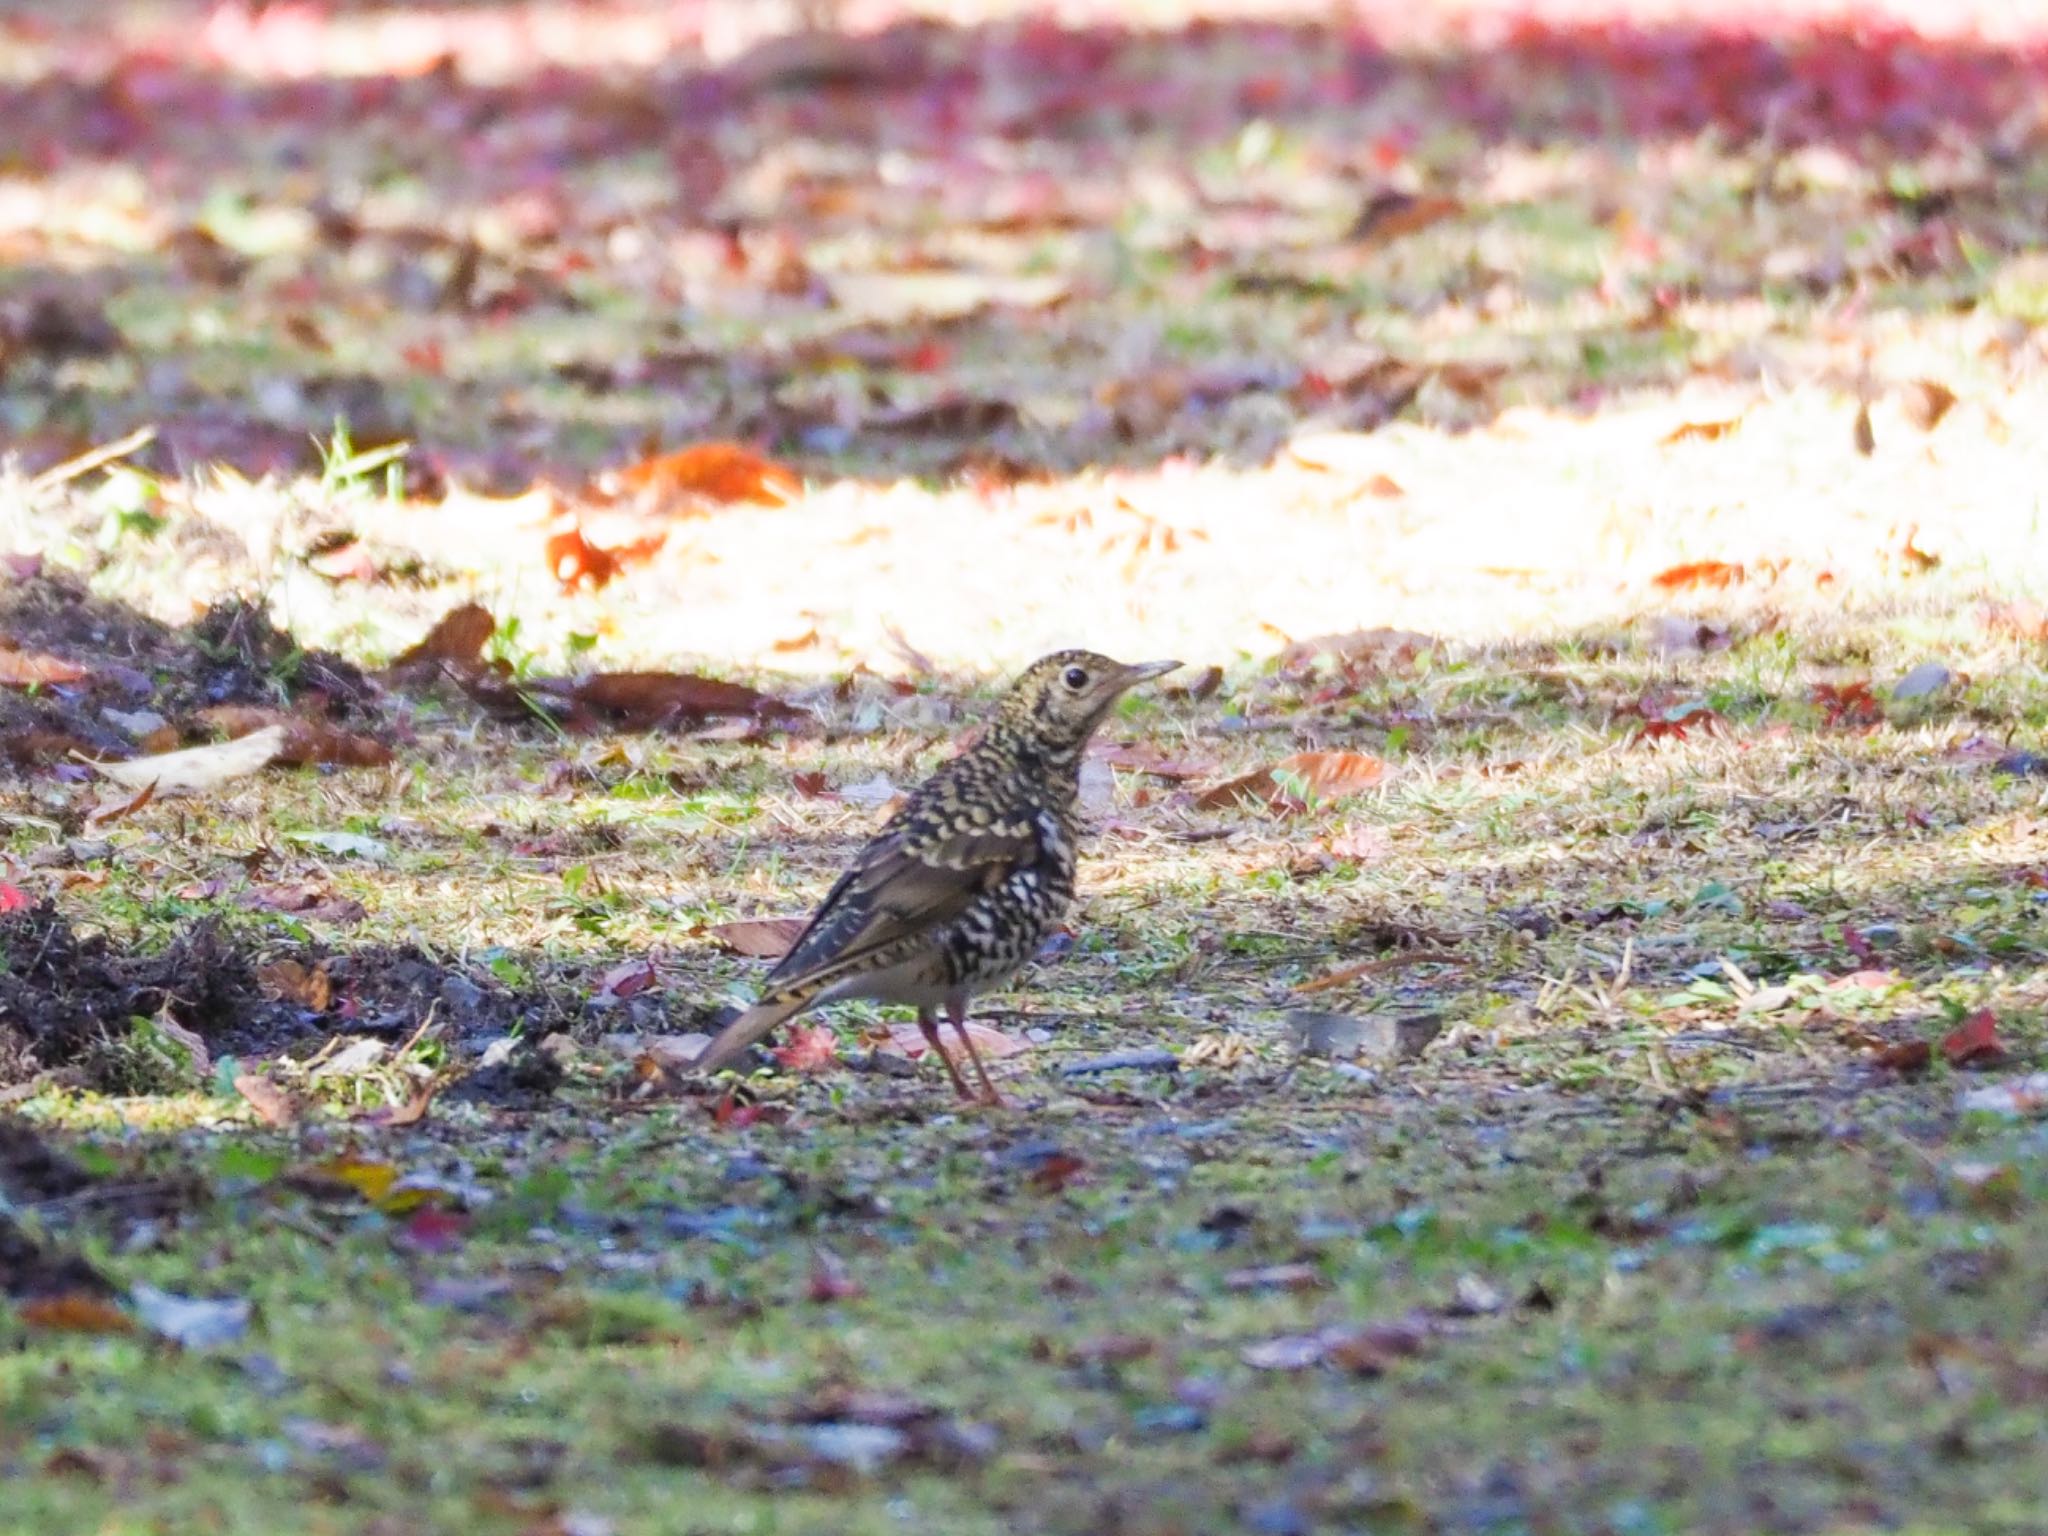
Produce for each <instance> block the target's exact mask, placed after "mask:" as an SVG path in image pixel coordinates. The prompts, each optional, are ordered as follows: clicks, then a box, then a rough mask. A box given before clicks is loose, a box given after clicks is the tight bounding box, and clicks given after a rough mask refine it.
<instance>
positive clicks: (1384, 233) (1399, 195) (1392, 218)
mask: <svg viewBox="0 0 2048 1536" xmlns="http://www.w3.org/2000/svg"><path fill="white" fill-rule="evenodd" d="M1464 211H1465V205H1464V204H1463V203H1461V202H1459V201H1458V200H1457V199H1456V198H1455V197H1439V196H1433V195H1430V194H1427V193H1422V194H1418V193H1413V192H1399V191H1393V190H1388V191H1383V192H1376V193H1374V194H1373V195H1372V196H1371V197H1370V198H1368V199H1367V200H1366V204H1365V206H1364V207H1363V208H1362V209H1360V210H1359V213H1358V217H1357V218H1356V219H1354V220H1353V221H1352V224H1351V228H1350V229H1348V230H1347V231H1345V234H1344V238H1345V239H1346V240H1349V241H1352V242H1354V243H1356V244H1359V245H1365V246H1374V245H1386V244H1389V243H1391V242H1392V241H1395V240H1400V239H1403V238H1405V237H1406V236H1409V235H1412V234H1416V233H1418V232H1420V231H1422V230H1425V229H1428V228H1429V227H1430V226H1431V225H1432V224H1441V223H1442V222H1443V221H1444V220H1445V219H1455V218H1456V217H1458V215H1459V214H1461V213H1463V212H1464Z"/></svg>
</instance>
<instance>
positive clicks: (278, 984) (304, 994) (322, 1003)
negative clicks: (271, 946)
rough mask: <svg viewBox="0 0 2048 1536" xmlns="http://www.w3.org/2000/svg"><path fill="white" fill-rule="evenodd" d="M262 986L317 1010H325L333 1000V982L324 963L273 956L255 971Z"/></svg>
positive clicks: (320, 1011)
mask: <svg viewBox="0 0 2048 1536" xmlns="http://www.w3.org/2000/svg"><path fill="white" fill-rule="evenodd" d="M256 980H257V982H258V983H259V984H260V985H261V986H262V988H263V990H264V991H265V992H267V993H269V994H270V995H271V996H272V997H274V998H277V999H278V1000H280V1001H281V1002H287V1003H296V1004H297V1005H298V1006H299V1007H301V1008H310V1009H312V1010H313V1012H315V1013H325V1012H326V1011H327V1005H328V1004H329V1003H330V1002H332V1001H333V1000H334V984H333V982H332V981H331V980H329V978H328V975H327V968H326V967H325V966H324V965H317V964H316V965H305V964H303V963H301V962H300V961H297V960H273V961H272V962H271V963H270V964H268V965H266V966H263V967H261V968H260V969H259V970H258V971H257V972H256Z"/></svg>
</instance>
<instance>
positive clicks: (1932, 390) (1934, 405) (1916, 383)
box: [1899, 379, 1956, 432]
mask: <svg viewBox="0 0 2048 1536" xmlns="http://www.w3.org/2000/svg"><path fill="white" fill-rule="evenodd" d="M1955 403H1956V395H1955V391H1954V390H1952V389H1950V388H1949V387H1948V386H1947V385H1946V384H1938V383H1936V382H1935V381H1934V380H1933V379H1915V380H1913V382H1912V383H1910V384H1906V385H1903V386H1901V387H1900V389H1899V409H1900V410H1901V411H1902V412H1904V414H1905V417H1906V420H1907V422H1908V423H1910V424H1911V425H1912V426H1914V427H1915V428H1917V429H1918V430H1920V431H1922V432H1932V431H1933V430H1934V429H1935V428H1936V427H1938V426H1940V425H1941V419H1942V417H1944V416H1946V415H1947V414H1948V413H1949V411H1950V409H1951V408H1952V407H1953V406H1954V405H1955Z"/></svg>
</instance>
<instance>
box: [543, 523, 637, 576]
mask: <svg viewBox="0 0 2048 1536" xmlns="http://www.w3.org/2000/svg"><path fill="white" fill-rule="evenodd" d="M666 541H667V536H666V535H663V534H654V535H650V536H649V537H647V538H644V539H639V540H636V541H634V542H632V543H629V544H622V545H617V546H614V547H613V548H610V549H604V548H600V547H599V546H597V545H595V544H592V543H591V542H590V540H589V539H587V538H586V537H584V533H583V529H582V528H581V527H580V526H576V525H571V526H569V527H566V528H562V529H560V530H558V531H556V532H554V533H552V534H550V535H548V538H547V542H546V543H545V544H543V545H542V546H541V557H542V559H544V560H545V561H546V562H547V568H548V574H549V575H551V576H553V577H554V578H555V580H556V581H557V582H558V583H560V585H561V588H562V590H563V591H564V592H575V591H578V590H582V589H585V588H587V589H588V590H590V591H593V592H595V591H597V590H598V589H599V588H601V587H607V586H609V585H611V583H612V582H614V581H616V580H617V579H618V578H619V577H620V576H622V575H624V574H625V570H626V567H627V566H629V565H637V564H641V563H644V562H646V561H648V560H651V559H653V558H654V556H655V555H656V554H658V553H659V552H660V551H661V548H662V545H663V544H664V543H665V542H666Z"/></svg>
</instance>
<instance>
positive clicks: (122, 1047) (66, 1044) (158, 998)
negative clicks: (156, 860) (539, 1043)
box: [0, 902, 582, 1096]
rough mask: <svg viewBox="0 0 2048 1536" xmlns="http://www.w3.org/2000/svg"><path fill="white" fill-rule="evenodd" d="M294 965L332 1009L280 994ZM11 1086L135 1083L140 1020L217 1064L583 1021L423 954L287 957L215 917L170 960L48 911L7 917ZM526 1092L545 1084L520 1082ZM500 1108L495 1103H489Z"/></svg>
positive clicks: (2, 995)
mask: <svg viewBox="0 0 2048 1536" xmlns="http://www.w3.org/2000/svg"><path fill="white" fill-rule="evenodd" d="M280 958H290V959H292V960H294V961H296V962H297V963H298V965H299V966H300V967H301V968H302V970H303V971H304V972H307V973H312V972H319V973H321V974H322V975H324V977H325V979H326V985H327V998H326V1004H325V1006H324V1007H319V1008H315V1007H312V1006H308V1001H307V999H306V997H305V996H304V994H303V993H301V995H300V996H299V997H296V998H295V997H291V996H285V995H280V990H281V989H280V988H279V987H278V986H276V985H275V984H272V983H266V980H265V977H264V969H265V967H266V966H267V965H268V964H270V963H271V962H274V961H276V960H278V959H280ZM0 965H4V970H0V1084H4V1082H6V1081H8V1080H13V1081H22V1080H26V1079H27V1078H28V1077H30V1076H33V1075H34V1074H35V1073H36V1072H38V1071H43V1070H49V1069H53V1068H69V1069H73V1070H74V1071H76V1072H77V1073H79V1074H80V1075H81V1076H82V1077H83V1078H84V1080H85V1081H86V1082H87V1083H88V1084H89V1085H90V1086H92V1087H95V1088H99V1089H101V1090H103V1091H107V1092H124V1091H136V1090H137V1089H139V1088H142V1087H147V1086H149V1085H147V1084H141V1083H138V1082H137V1081H136V1076H137V1070H138V1069H137V1064H136V1061H135V1052H134V1050H133V1048H132V1041H133V1039H134V1036H135V1031H136V1026H135V1022H134V1021H135V1020H137V1019H155V1018H165V1019H168V1020H171V1021H172V1022H174V1023H176V1024H178V1025H180V1026H182V1027H183V1028H185V1029H188V1030H190V1031H191V1032H192V1033H193V1034H195V1035H197V1036H198V1037H199V1038H200V1039H201V1040H202V1041H203V1042H204V1043H205V1045H206V1047H207V1049H208V1050H209V1051H211V1052H212V1053H213V1054H214V1055H216V1056H222V1055H233V1056H237V1057H245V1058H250V1059H261V1058H262V1057H265V1056H270V1055H277V1054H280V1053H284V1052H290V1053H292V1054H295V1055H297V1054H308V1053H310V1052H312V1051H314V1050H317V1049H318V1047H319V1045H320V1044H321V1043H322V1042H324V1041H325V1040H326V1039H328V1038H329V1037H330V1036H333V1035H374V1036H378V1037H380V1038H386V1039H394V1040H395V1039H403V1038H404V1037H406V1036H408V1035H410V1034H412V1033H413V1032H414V1031H415V1030H417V1029H418V1028H419V1027H420V1026H421V1025H422V1024H424V1023H426V1022H428V1021H429V1020H432V1021H435V1022H436V1023H437V1024H438V1025H439V1026H440V1030H441V1038H442V1039H444V1040H447V1041H450V1042H452V1043H456V1044H465V1043H471V1042H475V1041H480V1040H483V1039H489V1038H495V1037H497V1036H500V1035H505V1034H510V1033H513V1032H515V1031H517V1032H519V1033H521V1034H522V1035H524V1036H525V1038H527V1039H529V1040H538V1039H540V1038H542V1037H543V1036H544V1035H546V1034H548V1033H550V1032H552V1031H554V1030H557V1029H568V1028H571V1027H572V1026H573V1025H574V1024H575V1023H576V1021H577V1020H578V1019H579V1018H580V1017H581V1008H582V1000H581V993H580V991H579V990H578V989H575V988H572V987H570V986H569V985H568V984H567V983H566V982H565V983H563V984H561V985H560V986H555V987H548V986H540V985H535V986H530V987H521V988H517V989H514V988H509V987H506V986H504V985H503V984H501V983H499V982H498V981H497V980H496V979H495V978H494V977H491V976H489V975H488V974H487V973H484V974H474V975H473V974H469V973H466V972H464V971H463V970H461V969H459V968H456V967H452V966H449V965H447V964H445V963H443V962H441V961H438V960H436V959H434V958H433V957H432V956H431V955H428V954H427V953H425V952H424V951H422V950H420V949H418V948H417V947H414V946H401V947H397V948H389V947H385V946H381V945H380V946H375V947H371V948H365V949H359V950H344V951H338V952H328V951H325V950H323V949H321V948H319V947H317V946H315V947H312V948H308V949H306V950H303V951H297V952H294V953H292V954H291V955H290V956H289V957H284V956H280V955H279V954H277V953H274V952H269V951H258V950H257V949H256V948H255V947H253V945H251V944H250V943H248V942H247V941H245V940H244V939H242V938H241V937H240V936H238V935H237V934H235V933H234V932H233V930H232V929H230V928H229V927H227V926H226V925H224V924H222V923H220V922H219V921H218V920H216V919H212V918H203V919H201V920H200V921H198V922H196V923H194V924H193V925H192V926H190V927H189V928H187V929H185V930H184V931H183V932H181V933H179V934H178V935H177V936H176V937H175V938H173V939H172V941H171V942H170V944H169V945H168V946H167V947H165V948H164V949H162V950H159V951H155V952H143V951H139V950H132V949H123V948H121V947H120V946H119V945H118V944H117V943H115V942H114V941H113V940H112V939H111V938H109V937H108V936H107V935H106V934H80V933H78V932H77V931H75V930H74V929H73V928H72V926H71V924H70V922H69V921H68V920H67V919H66V918H65V917H64V915H63V914H62V913H60V912H59V911H58V910H57V909H56V907H55V906H53V905H52V904H51V903H49V902H44V903H42V904H40V905H38V906H36V907H33V908H31V909H29V910H27V911H23V912H15V913H9V914H7V915H5V916H0ZM517 1087H518V1089H519V1091H521V1092H531V1091H533V1090H534V1089H537V1088H544V1087H545V1085H544V1084H542V1083H540V1082H539V1081H537V1080H532V1078H531V1074H524V1075H520V1076H519V1081H518V1084H517ZM486 1096H488V1095H486Z"/></svg>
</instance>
